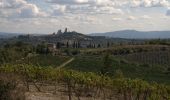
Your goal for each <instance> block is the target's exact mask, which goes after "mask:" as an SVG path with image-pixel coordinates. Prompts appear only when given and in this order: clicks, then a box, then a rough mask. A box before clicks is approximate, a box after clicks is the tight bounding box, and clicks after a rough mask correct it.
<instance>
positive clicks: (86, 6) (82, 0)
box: [47, 0, 123, 15]
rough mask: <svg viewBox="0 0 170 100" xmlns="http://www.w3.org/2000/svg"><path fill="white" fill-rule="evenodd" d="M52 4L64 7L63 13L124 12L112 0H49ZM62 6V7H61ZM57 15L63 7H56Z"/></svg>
mask: <svg viewBox="0 0 170 100" xmlns="http://www.w3.org/2000/svg"><path fill="white" fill-rule="evenodd" d="M47 2H48V3H50V4H52V6H55V5H56V6H58V8H62V7H64V10H63V11H62V13H63V12H64V13H76V14H77V13H85V14H87V13H88V14H123V11H122V10H121V9H119V8H115V6H114V2H113V1H112V0H47ZM59 6H60V7H59ZM56 11H57V15H58V13H61V9H57V10H56V9H54V12H55V13H56Z"/></svg>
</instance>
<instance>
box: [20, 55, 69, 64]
mask: <svg viewBox="0 0 170 100" xmlns="http://www.w3.org/2000/svg"><path fill="white" fill-rule="evenodd" d="M67 60H69V57H64V56H52V55H37V56H35V57H31V58H29V59H28V58H26V59H24V60H23V61H21V62H20V63H30V64H33V65H40V66H52V67H57V66H59V65H61V64H62V63H64V62H65V61H67Z"/></svg>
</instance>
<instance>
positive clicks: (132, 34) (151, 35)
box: [90, 30, 170, 39]
mask: <svg viewBox="0 0 170 100" xmlns="http://www.w3.org/2000/svg"><path fill="white" fill-rule="evenodd" d="M90 36H106V37H113V38H126V39H155V38H170V31H146V32H144V31H136V30H122V31H115V32H106V33H92V34H90Z"/></svg>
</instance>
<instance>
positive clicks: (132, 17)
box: [127, 16, 136, 20]
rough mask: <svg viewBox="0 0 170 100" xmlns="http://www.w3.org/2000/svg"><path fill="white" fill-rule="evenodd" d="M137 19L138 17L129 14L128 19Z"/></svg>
mask: <svg viewBox="0 0 170 100" xmlns="http://www.w3.org/2000/svg"><path fill="white" fill-rule="evenodd" d="M135 19H136V17H134V16H129V17H128V18H127V20H135Z"/></svg>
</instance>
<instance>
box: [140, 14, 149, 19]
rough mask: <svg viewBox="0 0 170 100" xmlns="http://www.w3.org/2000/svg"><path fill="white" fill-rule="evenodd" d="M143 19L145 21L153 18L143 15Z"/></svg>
mask: <svg viewBox="0 0 170 100" xmlns="http://www.w3.org/2000/svg"><path fill="white" fill-rule="evenodd" d="M141 18H143V19H150V18H151V17H150V16H148V15H143V16H141Z"/></svg>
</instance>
